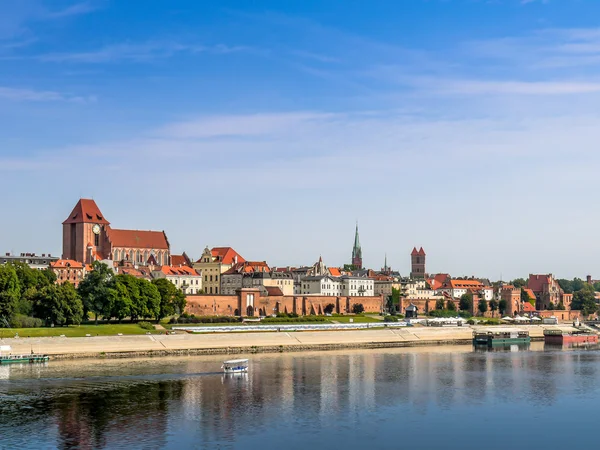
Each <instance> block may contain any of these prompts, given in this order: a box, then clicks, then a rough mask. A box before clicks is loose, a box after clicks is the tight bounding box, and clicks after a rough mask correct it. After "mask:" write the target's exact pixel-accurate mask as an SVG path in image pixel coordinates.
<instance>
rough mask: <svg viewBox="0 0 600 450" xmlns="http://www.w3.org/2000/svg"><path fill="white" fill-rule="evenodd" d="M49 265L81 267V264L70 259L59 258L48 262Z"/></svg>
mask: <svg viewBox="0 0 600 450" xmlns="http://www.w3.org/2000/svg"><path fill="white" fill-rule="evenodd" d="M50 267H52V268H53V269H66V268H71V269H83V264H81V263H80V262H77V261H73V260H72V259H59V260H58V261H53V262H51V263H50Z"/></svg>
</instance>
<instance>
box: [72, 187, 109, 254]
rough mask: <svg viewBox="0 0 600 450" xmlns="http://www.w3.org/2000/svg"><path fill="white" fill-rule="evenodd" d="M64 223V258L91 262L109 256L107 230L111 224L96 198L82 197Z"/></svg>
mask: <svg viewBox="0 0 600 450" xmlns="http://www.w3.org/2000/svg"><path fill="white" fill-rule="evenodd" d="M62 225H63V254H62V257H63V259H72V260H74V261H77V262H80V263H83V264H91V263H92V262H93V261H95V260H96V259H104V258H107V257H108V255H107V253H108V252H107V250H108V247H109V244H108V242H107V238H106V232H107V227H108V226H109V225H110V224H109V222H108V220H106V219H105V218H104V216H103V215H102V213H101V212H100V208H98V205H96V202H95V201H94V200H90V199H85V198H82V199H80V200H79V201H78V202H77V204H76V205H75V208H73V211H71V214H69V217H67V219H66V220H65V221H64V222H63V224H62Z"/></svg>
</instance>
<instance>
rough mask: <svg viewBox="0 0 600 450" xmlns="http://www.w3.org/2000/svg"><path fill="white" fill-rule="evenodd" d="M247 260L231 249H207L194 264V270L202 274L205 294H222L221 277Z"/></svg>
mask: <svg viewBox="0 0 600 450" xmlns="http://www.w3.org/2000/svg"><path fill="white" fill-rule="evenodd" d="M245 261H246V260H245V259H244V258H242V256H241V255H240V254H239V253H238V252H236V251H235V250H234V249H232V248H231V247H213V248H212V249H209V248H208V247H206V248H205V249H204V252H202V256H201V257H200V259H199V260H198V261H196V262H195V263H194V269H196V270H197V271H198V272H200V273H202V285H203V286H204V293H205V294H221V275H222V274H223V273H225V272H227V271H228V270H229V269H231V268H232V267H233V266H234V265H236V264H238V263H243V262H245Z"/></svg>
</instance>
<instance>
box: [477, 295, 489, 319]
mask: <svg viewBox="0 0 600 450" xmlns="http://www.w3.org/2000/svg"><path fill="white" fill-rule="evenodd" d="M477 309H478V310H479V312H480V313H481V314H482V315H483V314H485V313H486V312H487V310H488V304H487V302H486V301H485V299H483V298H482V299H481V300H479V302H478V303H477Z"/></svg>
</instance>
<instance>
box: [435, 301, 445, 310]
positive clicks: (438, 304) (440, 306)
mask: <svg viewBox="0 0 600 450" xmlns="http://www.w3.org/2000/svg"><path fill="white" fill-rule="evenodd" d="M435 309H444V299H443V298H439V299H437V300H436V302H435Z"/></svg>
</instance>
